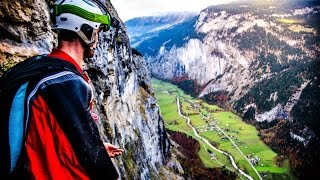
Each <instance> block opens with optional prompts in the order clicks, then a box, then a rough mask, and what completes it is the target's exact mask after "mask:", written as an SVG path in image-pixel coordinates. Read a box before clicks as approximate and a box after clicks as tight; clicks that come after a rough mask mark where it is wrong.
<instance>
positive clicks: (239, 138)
mask: <svg viewBox="0 0 320 180" xmlns="http://www.w3.org/2000/svg"><path fill="white" fill-rule="evenodd" d="M152 85H153V88H154V90H155V95H156V98H157V103H158V105H159V106H160V109H161V113H162V117H163V119H164V121H165V125H166V128H167V129H169V130H172V131H180V132H183V133H185V134H187V135H188V136H190V137H193V138H194V139H197V137H195V135H194V133H193V131H192V129H191V128H190V127H189V126H188V125H187V123H186V119H185V118H183V117H181V116H180V115H179V113H178V107H177V102H176V98H177V97H179V100H180V104H181V110H182V113H183V114H184V115H185V116H187V117H189V118H190V119H191V124H192V126H193V127H195V128H196V129H197V131H198V134H199V135H200V136H202V137H204V138H206V139H208V140H209V142H210V143H211V144H212V145H214V146H215V147H217V148H218V149H220V150H223V151H226V152H228V153H229V154H231V155H232V156H233V158H234V159H235V161H236V164H237V165H238V167H240V168H241V169H242V170H244V171H245V172H246V173H247V174H249V175H250V176H252V177H253V178H254V179H258V176H257V174H256V173H255V172H254V170H253V168H252V167H251V166H250V164H249V162H248V161H246V160H245V158H244V157H243V155H241V153H240V152H239V151H238V150H237V149H236V148H235V147H234V146H233V144H232V143H231V141H230V140H229V139H228V138H227V137H226V136H225V135H224V134H223V133H222V132H221V131H220V130H219V129H218V128H216V126H218V127H220V129H222V130H223V131H224V132H225V133H226V134H227V135H228V136H229V137H230V138H231V139H232V140H233V142H234V143H235V144H236V146H237V147H238V148H239V149H240V150H241V151H242V153H243V154H244V155H245V156H246V157H247V159H249V160H251V159H252V160H254V159H256V160H257V159H259V160H258V161H257V162H256V163H255V165H254V167H255V168H256V170H257V171H258V172H259V174H260V175H261V177H262V178H263V179H275V178H276V179H294V177H293V176H292V173H291V171H290V164H289V161H288V160H285V161H284V163H283V166H281V167H278V166H277V165H276V161H275V157H276V156H277V154H276V153H275V152H274V151H272V150H271V149H270V148H269V147H268V146H267V145H265V144H264V143H263V141H262V140H260V138H259V136H258V131H257V130H256V128H255V127H254V126H252V125H249V124H246V123H245V122H244V121H242V119H241V118H240V117H239V116H237V115H236V114H234V113H232V112H229V111H225V110H224V109H222V108H220V107H218V106H216V105H210V104H207V103H206V102H204V101H202V100H201V99H197V98H193V97H191V96H190V95H186V94H185V93H184V92H183V91H182V90H181V89H179V88H178V87H177V86H175V85H172V84H170V83H167V82H163V81H160V80H157V79H153V80H152ZM197 140H198V141H199V143H200V145H201V146H200V147H201V148H200V150H199V152H198V155H199V157H200V159H201V160H202V162H203V164H204V165H205V166H206V167H225V168H228V169H229V170H231V171H235V169H234V168H233V167H232V165H231V162H230V160H229V159H228V157H227V156H225V155H223V154H221V153H219V152H216V151H215V150H214V149H212V148H210V147H209V146H208V145H206V144H205V143H203V142H202V141H201V140H199V139H197ZM208 150H209V151H210V152H212V153H211V155H210V154H209V151H208ZM241 177H242V178H243V176H241Z"/></svg>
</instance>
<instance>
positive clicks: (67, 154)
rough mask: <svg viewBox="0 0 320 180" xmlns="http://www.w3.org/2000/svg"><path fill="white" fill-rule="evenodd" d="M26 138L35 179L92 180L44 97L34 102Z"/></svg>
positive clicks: (29, 161) (30, 170)
mask: <svg viewBox="0 0 320 180" xmlns="http://www.w3.org/2000/svg"><path fill="white" fill-rule="evenodd" d="M30 112H31V114H30V115H31V116H30V120H29V125H28V128H29V129H28V133H27V138H26V152H27V163H28V170H29V172H30V174H31V178H32V179H59V180H64V179H65V180H67V179H68V180H69V179H81V180H82V179H89V178H88V176H87V174H86V172H85V171H84V169H83V168H82V167H81V165H80V163H79V161H78V159H77V157H76V155H75V153H74V151H73V149H72V147H71V145H70V143H69V141H68V139H67V137H66V136H65V134H64V132H63V131H62V129H61V127H60V125H59V124H58V123H57V121H56V119H55V117H54V116H53V114H52V113H51V111H50V109H49V107H48V106H47V104H46V103H45V101H44V100H43V98H42V97H41V96H38V97H37V98H36V99H35V100H34V101H33V103H32V107H31V109H30Z"/></svg>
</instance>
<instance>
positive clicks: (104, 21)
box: [51, 0, 111, 46]
mask: <svg viewBox="0 0 320 180" xmlns="http://www.w3.org/2000/svg"><path fill="white" fill-rule="evenodd" d="M51 13H52V14H53V16H54V21H55V22H54V26H53V29H65V30H70V31H74V32H76V33H77V34H78V35H79V36H80V38H81V39H82V40H83V41H84V42H85V43H86V44H87V45H89V46H91V45H92V44H93V43H94V33H92V34H91V37H87V36H86V35H85V33H84V32H83V30H82V26H83V25H84V24H86V25H87V27H88V26H90V27H91V28H93V29H98V28H99V27H100V26H101V25H105V26H107V27H109V26H110V23H111V20H110V16H109V15H108V14H103V12H102V10H101V9H100V8H99V6H98V5H97V4H95V3H93V2H92V1H90V0H57V1H56V3H55V6H54V8H53V9H52V11H51ZM93 32H94V31H93Z"/></svg>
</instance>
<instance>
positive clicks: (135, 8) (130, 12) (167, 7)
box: [111, 0, 234, 21]
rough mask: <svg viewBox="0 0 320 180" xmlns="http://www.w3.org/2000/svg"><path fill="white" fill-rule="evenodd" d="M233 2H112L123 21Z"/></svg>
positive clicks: (177, 0)
mask: <svg viewBox="0 0 320 180" xmlns="http://www.w3.org/2000/svg"><path fill="white" fill-rule="evenodd" d="M231 1H234V0H112V1H111V2H112V4H113V5H114V7H115V8H116V10H117V11H118V13H119V16H120V18H121V19H122V20H123V21H127V20H129V19H132V18H134V17H140V16H150V15H155V14H158V13H164V12H177V11H179V12H180V11H194V12H200V11H201V10H202V9H204V8H206V7H208V6H210V5H214V4H221V3H228V2H231Z"/></svg>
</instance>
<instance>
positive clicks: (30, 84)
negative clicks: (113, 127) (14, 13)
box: [0, 50, 118, 180]
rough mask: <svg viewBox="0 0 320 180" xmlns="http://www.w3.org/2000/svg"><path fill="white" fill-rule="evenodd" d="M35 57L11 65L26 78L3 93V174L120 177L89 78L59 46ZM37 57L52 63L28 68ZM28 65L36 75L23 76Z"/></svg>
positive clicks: (7, 75) (0, 172)
mask: <svg viewBox="0 0 320 180" xmlns="http://www.w3.org/2000/svg"><path fill="white" fill-rule="evenodd" d="M35 59H36V60H35ZM37 59H39V60H37ZM31 61H36V62H32V63H29V64H28V60H26V62H23V63H20V64H22V65H18V66H17V67H14V68H12V70H9V71H11V74H14V73H16V74H15V76H17V77H21V78H20V79H19V78H16V79H14V80H12V81H11V82H15V83H8V84H6V86H15V84H18V86H17V87H14V88H13V89H15V91H11V92H10V91H9V92H7V94H6V95H1V96H0V109H1V111H3V113H2V115H1V124H0V125H1V130H2V131H1V132H0V140H1V142H4V144H5V146H4V147H3V148H0V178H1V177H5V176H6V175H8V174H10V177H11V178H14V179H17V178H18V179H20V178H21V179H25V178H26V177H28V178H30V179H41V180H42V179H59V180H64V179H66V180H67V179H117V178H118V174H117V171H116V170H115V167H114V166H113V164H112V162H111V160H110V158H109V156H108V153H107V151H106V149H105V147H104V145H103V142H102V141H101V139H100V136H99V131H98V128H97V126H96V123H95V122H94V120H93V118H92V115H91V101H92V98H93V95H92V90H91V88H90V85H89V84H88V80H89V78H88V77H87V76H86V75H85V74H84V73H83V71H82V69H81V68H80V67H79V66H78V64H77V63H76V62H75V60H74V59H72V58H71V57H70V56H69V55H67V54H66V53H64V52H63V51H60V50H54V51H53V52H52V53H51V54H49V55H48V56H41V57H35V58H33V59H32V60H31ZM48 62H50V63H48ZM36 63H38V64H41V63H43V64H46V63H47V64H49V65H47V64H46V65H43V67H41V68H37V70H34V69H32V68H31V69H32V70H30V71H27V70H26V69H28V67H33V66H32V65H35V64H36ZM55 64H58V66H56V65H55ZM19 68H20V69H19ZM39 69H40V70H39ZM24 71H27V72H28V73H29V74H32V75H33V76H32V77H33V78H30V79H31V80H28V81H25V80H23V77H24V74H26V72H24ZM19 72H21V73H20V74H19ZM22 72H24V74H23V73H22ZM17 73H18V75H17ZM28 73H27V74H28ZM4 76H5V77H2V81H5V80H4V79H10V72H9V73H5V74H4ZM25 76H27V75H25ZM1 83H2V84H1V85H2V86H4V85H3V84H5V83H4V82H1ZM11 88H12V87H11ZM1 93H2V94H5V93H4V92H1ZM4 127H6V128H4Z"/></svg>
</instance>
